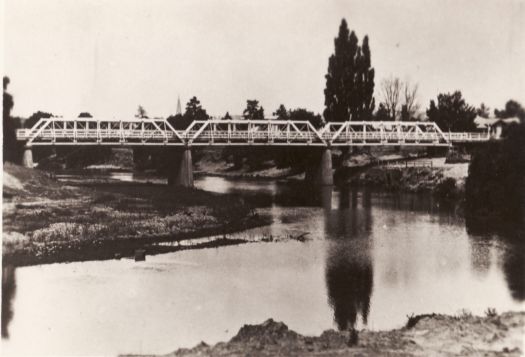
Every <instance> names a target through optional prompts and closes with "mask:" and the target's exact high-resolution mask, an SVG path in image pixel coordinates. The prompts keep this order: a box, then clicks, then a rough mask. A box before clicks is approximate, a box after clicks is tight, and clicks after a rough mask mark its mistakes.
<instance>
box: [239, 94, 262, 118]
mask: <svg viewBox="0 0 525 357" xmlns="http://www.w3.org/2000/svg"><path fill="white" fill-rule="evenodd" d="M242 116H243V117H244V119H264V108H263V107H259V101H258V100H255V99H253V100H247V101H246V109H244V111H243V112H242Z"/></svg>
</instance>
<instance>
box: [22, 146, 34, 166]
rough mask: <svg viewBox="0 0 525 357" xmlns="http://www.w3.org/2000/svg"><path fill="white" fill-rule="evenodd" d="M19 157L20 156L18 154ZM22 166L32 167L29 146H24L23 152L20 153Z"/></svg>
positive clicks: (31, 152) (31, 151) (31, 153)
mask: <svg viewBox="0 0 525 357" xmlns="http://www.w3.org/2000/svg"><path fill="white" fill-rule="evenodd" d="M19 157H20V156H19ZM22 166H24V167H28V168H30V169H32V168H33V149H32V148H31V146H29V145H26V146H24V153H23V155H22Z"/></svg>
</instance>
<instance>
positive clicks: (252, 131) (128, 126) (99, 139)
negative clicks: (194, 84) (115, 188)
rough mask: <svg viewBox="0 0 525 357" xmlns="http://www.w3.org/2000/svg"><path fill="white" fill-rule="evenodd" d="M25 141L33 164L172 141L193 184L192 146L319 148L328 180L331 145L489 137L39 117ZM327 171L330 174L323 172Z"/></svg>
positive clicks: (348, 126) (374, 127) (355, 124)
mask: <svg viewBox="0 0 525 357" xmlns="http://www.w3.org/2000/svg"><path fill="white" fill-rule="evenodd" d="M17 139H18V140H20V141H25V150H24V157H23V163H24V165H25V166H28V167H32V166H33V160H32V151H31V150H32V146H49V145H57V146H59V145H60V146H64V145H71V146H89V145H106V146H108V145H109V146H135V147H136V146H173V147H181V148H184V149H183V150H184V152H183V155H182V158H181V159H180V163H179V164H178V167H179V169H178V172H177V174H176V177H175V180H174V181H175V183H176V184H181V185H183V186H192V185H193V174H192V168H191V166H192V165H191V147H192V146H303V147H308V146H311V147H319V148H322V151H323V153H322V155H320V156H321V159H320V160H321V162H320V163H319V166H318V168H319V170H317V171H319V172H320V173H319V174H318V175H317V176H318V177H319V182H320V183H322V184H331V183H332V174H331V171H332V163H331V161H332V160H331V152H330V148H332V147H351V146H438V147H439V146H441V147H447V146H451V145H453V144H457V143H478V142H485V141H488V140H490V135H489V134H488V133H479V132H443V131H442V130H441V129H440V128H439V127H438V126H437V125H436V123H434V122H412V121H388V122H387V121H346V122H329V123H326V124H325V125H324V126H322V127H318V128H316V127H315V126H314V125H312V123H310V122H309V121H301V120H220V119H210V120H204V121H194V122H192V123H191V124H190V125H189V126H188V127H187V128H186V129H184V130H177V129H175V128H174V127H173V126H172V125H171V124H170V123H169V122H168V121H167V120H166V119H146V118H133V119H122V120H120V119H94V118H75V119H65V118H59V117H52V118H45V119H40V120H39V121H38V122H37V123H36V124H35V125H34V126H33V127H32V128H29V129H19V130H17ZM328 172H330V174H328Z"/></svg>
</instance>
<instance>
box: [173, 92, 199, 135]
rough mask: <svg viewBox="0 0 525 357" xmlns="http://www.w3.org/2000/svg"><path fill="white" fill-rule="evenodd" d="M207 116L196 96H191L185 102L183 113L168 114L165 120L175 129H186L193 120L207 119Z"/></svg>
mask: <svg viewBox="0 0 525 357" xmlns="http://www.w3.org/2000/svg"><path fill="white" fill-rule="evenodd" d="M208 119H209V116H208V113H206V110H204V109H203V108H202V106H201V103H200V101H199V100H198V99H197V97H195V96H194V97H193V98H191V99H190V100H189V101H188V103H187V104H186V111H185V112H184V114H182V115H181V114H175V115H170V116H169V117H168V118H167V120H168V122H169V123H170V124H171V125H172V126H173V127H174V128H175V129H177V130H184V129H186V128H187V127H188V126H189V125H190V124H191V123H192V122H193V121H195V120H208Z"/></svg>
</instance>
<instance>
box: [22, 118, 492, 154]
mask: <svg viewBox="0 0 525 357" xmlns="http://www.w3.org/2000/svg"><path fill="white" fill-rule="evenodd" d="M17 137H18V139H19V140H24V141H26V145H28V146H32V145H111V146H119V145H124V146H141V145H144V146H210V145H214V146H251V145H253V146H268V145H272V146H324V147H330V146H334V147H337V146H339V147H344V146H400V145H406V146H449V145H451V144H452V143H454V142H480V141H487V140H489V136H488V134H481V133H443V132H442V131H441V130H440V128H439V127H438V126H437V125H436V124H435V123H433V122H373V121H370V122H367V121H347V122H330V123H327V124H325V125H324V126H323V127H322V128H315V127H314V126H313V125H312V124H311V123H310V122H308V121H298V120H293V121H292V120H217V119H211V120H203V121H194V122H192V123H191V124H190V126H189V127H188V128H187V129H185V130H176V129H174V128H173V126H171V125H170V123H169V122H168V121H167V120H165V119H139V118H134V119H126V120H115V119H110V120H98V119H92V118H77V119H63V118H47V119H40V120H39V121H38V122H37V123H36V124H35V125H34V126H33V127H32V128H30V129H20V130H18V131H17Z"/></svg>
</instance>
